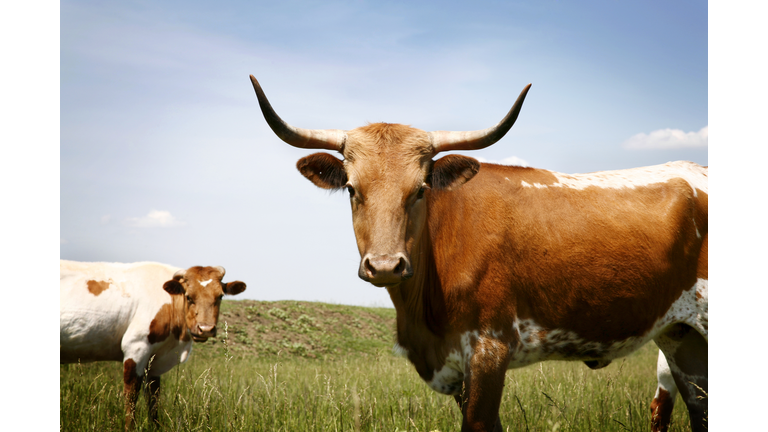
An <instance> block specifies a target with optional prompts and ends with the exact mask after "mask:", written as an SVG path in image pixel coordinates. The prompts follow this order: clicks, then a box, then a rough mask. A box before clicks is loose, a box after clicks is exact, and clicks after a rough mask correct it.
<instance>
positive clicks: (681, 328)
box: [654, 324, 709, 431]
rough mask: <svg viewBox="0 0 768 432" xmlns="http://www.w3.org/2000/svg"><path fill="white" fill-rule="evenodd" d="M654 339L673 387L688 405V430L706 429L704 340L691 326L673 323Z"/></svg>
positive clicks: (705, 360)
mask: <svg viewBox="0 0 768 432" xmlns="http://www.w3.org/2000/svg"><path fill="white" fill-rule="evenodd" d="M654 341H655V342H656V345H658V347H659V349H660V350H661V351H662V352H663V353H664V357H665V358H666V362H667V364H668V365H669V371H670V373H671V374H672V377H673V378H674V383H675V386H676V387H677V389H678V390H679V392H680V396H681V397H682V399H683V401H684V402H685V405H686V406H687V407H688V413H689V414H690V417H691V429H692V430H693V431H704V430H707V406H708V401H707V392H708V391H709V390H708V387H709V385H708V378H707V376H708V374H707V369H708V365H707V341H706V339H704V337H703V336H702V335H701V334H699V332H697V331H696V330H695V329H694V328H693V327H690V326H688V325H686V324H675V325H673V326H672V327H670V328H669V329H668V330H667V331H665V332H664V333H663V334H661V335H659V336H658V337H656V338H655V339H654ZM660 362H661V360H660ZM662 378H663V376H662Z"/></svg>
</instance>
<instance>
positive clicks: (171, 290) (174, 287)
mask: <svg viewBox="0 0 768 432" xmlns="http://www.w3.org/2000/svg"><path fill="white" fill-rule="evenodd" d="M163 289H164V290H165V291H166V292H168V294H170V295H174V294H184V292H185V291H184V286H183V285H182V284H181V282H179V280H178V279H176V278H174V279H171V280H169V281H168V282H166V283H164V284H163Z"/></svg>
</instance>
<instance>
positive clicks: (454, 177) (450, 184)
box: [427, 155, 480, 190]
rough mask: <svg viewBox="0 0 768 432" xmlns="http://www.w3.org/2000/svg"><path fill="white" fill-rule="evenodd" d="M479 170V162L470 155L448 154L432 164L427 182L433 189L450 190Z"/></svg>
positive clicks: (466, 180)
mask: <svg viewBox="0 0 768 432" xmlns="http://www.w3.org/2000/svg"><path fill="white" fill-rule="evenodd" d="M478 171H480V162H478V161H477V160H476V159H472V158H471V157H466V156H461V155H448V156H444V157H441V158H440V159H438V160H436V161H435V163H434V164H433V165H432V171H431V172H430V173H429V178H428V179H427V183H428V184H429V185H430V187H432V188H433V189H435V190H451V189H456V188H457V187H459V186H461V185H463V184H464V183H466V182H468V181H469V180H471V179H472V177H474V176H475V174H477V172H478Z"/></svg>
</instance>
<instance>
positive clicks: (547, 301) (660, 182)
mask: <svg viewBox="0 0 768 432" xmlns="http://www.w3.org/2000/svg"><path fill="white" fill-rule="evenodd" d="M251 81H252V83H253V87H254V89H255V91H256V95H257V97H258V99H259V104H260V106H261V110H262V113H263V114H264V117H265V119H266V120H267V123H268V124H269V126H270V127H271V128H272V130H273V131H274V132H275V134H277V136H278V137H280V138H281V139H282V140H283V141H285V142H287V143H288V144H290V145H293V146H295V147H300V148H315V149H327V150H335V151H338V152H339V153H341V154H342V155H343V157H344V160H343V161H342V160H339V159H337V158H335V157H333V156H331V155H329V154H327V153H315V154H312V155H309V156H306V157H304V158H302V159H301V160H299V162H298V164H297V167H298V169H299V171H300V172H301V174H302V175H304V176H305V177H306V178H307V179H309V180H310V181H311V182H312V183H314V184H315V185H317V186H319V187H321V188H325V189H340V188H346V189H347V190H348V191H349V195H350V202H351V206H352V221H353V227H354V231H355V237H356V239H357V246H358V249H359V251H360V256H361V261H360V267H359V269H358V274H359V276H360V277H361V278H362V279H363V280H366V281H368V282H370V283H372V284H373V285H375V286H379V287H386V289H387V291H388V292H389V295H390V298H391V299H392V303H393V304H394V306H395V309H396V311H397V344H396V346H395V347H396V349H397V350H398V351H400V352H401V353H404V354H405V355H406V356H407V357H408V360H409V361H410V362H411V363H412V364H413V365H414V366H415V368H416V371H417V372H418V373H419V375H420V376H421V378H422V379H423V380H424V381H426V382H427V383H428V384H429V386H430V387H432V388H433V389H434V390H436V391H438V392H440V393H444V394H448V395H453V396H454V397H455V398H456V401H457V402H458V404H459V406H460V407H461V411H462V415H463V421H462V431H490V430H498V431H500V430H501V423H500V421H499V415H498V412H499V404H500V402H501V396H502V389H503V385H504V375H505V372H506V370H507V369H508V368H516V367H521V366H525V365H528V364H531V363H534V362H539V361H543V360H553V359H557V360H580V361H585V362H586V363H587V365H588V366H590V367H592V368H597V367H601V366H604V365H606V364H608V363H609V362H610V361H611V360H613V359H615V358H618V357H622V356H626V355H628V354H630V353H631V352H633V351H635V350H636V349H638V348H640V347H641V346H642V345H644V344H645V343H646V342H648V341H650V340H654V341H655V342H656V344H657V345H658V346H659V348H660V349H661V351H662V352H663V353H664V355H665V356H666V360H668V363H669V370H670V372H669V374H667V373H665V374H660V377H662V378H663V377H668V376H669V375H670V374H671V376H672V377H674V380H673V383H674V384H676V387H677V388H678V389H679V391H680V394H681V395H682V397H683V400H684V401H685V403H686V404H687V406H688V410H689V413H690V418H691V423H692V427H693V429H694V430H702V429H703V428H704V424H705V422H706V410H707V401H706V399H702V400H699V399H697V397H696V396H699V395H701V393H698V392H699V390H698V389H697V388H696V386H698V387H699V388H701V389H703V390H704V391H707V283H708V282H707V238H708V237H707V191H708V188H707V184H708V182H707V168H706V167H701V166H699V165H697V164H695V163H691V162H674V163H667V164H665V165H658V166H652V167H647V168H636V169H630V170H623V171H605V172H596V173H591V174H577V175H567V174H561V173H556V172H551V171H546V170H542V169H534V168H522V167H514V166H501V165H494V164H485V163H483V164H481V163H478V162H477V161H476V160H475V159H472V158H468V157H465V156H459V155H449V156H445V157H443V158H441V159H437V160H433V159H432V158H433V157H434V156H435V155H436V154H438V153H440V152H444V151H448V150H475V149H481V148H484V147H487V146H490V145H491V144H493V143H495V142H496V141H498V140H499V139H501V138H502V137H503V136H504V134H505V133H506V132H507V131H508V130H509V129H510V128H511V127H512V125H513V123H514V122H515V120H516V119H517V116H518V113H519V112H520V108H521V107H522V104H523V100H524V98H525V96H526V94H527V92H528V89H529V88H530V84H529V85H528V86H527V87H526V88H525V89H524V90H523V91H522V93H521V94H520V97H519V98H518V99H517V101H516V102H515V104H514V106H513V107H512V109H511V110H510V111H509V113H508V114H507V116H506V117H505V118H504V119H503V120H502V121H501V122H499V123H498V124H497V125H496V126H494V127H491V128H488V129H484V130H479V131H474V132H445V131H438V132H425V131H422V130H419V129H414V128H411V127H409V126H404V125H400V124H386V123H374V124H369V125H367V126H364V127H360V128H357V129H353V130H349V131H342V130H333V129H332V130H308V129H301V128H296V127H293V126H290V125H288V124H287V123H285V122H284V121H283V120H282V119H280V117H279V116H278V115H277V114H276V113H275V111H274V110H273V109H272V107H271V106H270V104H269V102H268V100H267V98H266V96H265V95H264V92H263V91H262V89H261V87H260V86H259V83H258V81H256V79H255V78H254V77H253V76H251ZM470 180H471V181H470ZM662 358H663V357H662ZM662 375H663V376H662ZM667 381H668V380H667ZM673 395H674V393H673ZM658 405H659V404H656V405H654V407H657V406H658ZM662 405H664V404H662ZM665 406H669V405H668V404H666V405H665ZM654 414H658V413H654ZM655 418H656V420H657V421H656V423H657V424H656V427H658V428H664V427H666V426H665V425H664V424H663V422H664V419H663V418H662V417H659V416H658V415H656V417H655ZM666 421H668V419H667V420H666Z"/></svg>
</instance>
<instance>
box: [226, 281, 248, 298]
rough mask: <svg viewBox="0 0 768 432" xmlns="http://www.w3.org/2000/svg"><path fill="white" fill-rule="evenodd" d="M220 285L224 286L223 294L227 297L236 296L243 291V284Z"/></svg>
mask: <svg viewBox="0 0 768 432" xmlns="http://www.w3.org/2000/svg"><path fill="white" fill-rule="evenodd" d="M222 285H224V286H223V288H224V294H227V295H237V294H240V293H241V292H243V291H245V282H240V281H232V282H227V283H225V284H222Z"/></svg>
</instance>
